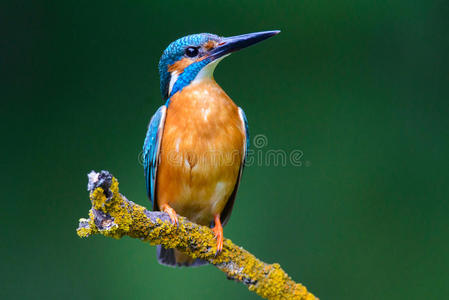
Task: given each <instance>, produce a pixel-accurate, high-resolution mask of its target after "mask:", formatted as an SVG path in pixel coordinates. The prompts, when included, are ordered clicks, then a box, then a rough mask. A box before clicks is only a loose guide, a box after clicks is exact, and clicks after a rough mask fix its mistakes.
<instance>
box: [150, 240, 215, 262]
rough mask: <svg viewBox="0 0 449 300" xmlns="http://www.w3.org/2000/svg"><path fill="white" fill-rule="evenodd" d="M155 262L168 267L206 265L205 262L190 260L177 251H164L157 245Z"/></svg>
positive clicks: (164, 249)
mask: <svg viewBox="0 0 449 300" xmlns="http://www.w3.org/2000/svg"><path fill="white" fill-rule="evenodd" d="M157 261H158V262H159V263H160V264H161V265H165V266H170V267H199V266H202V265H207V264H208V262H207V261H205V260H202V259H199V258H191V257H190V256H188V255H186V254H184V253H182V252H180V251H178V250H175V249H166V248H164V247H162V246H161V245H157Z"/></svg>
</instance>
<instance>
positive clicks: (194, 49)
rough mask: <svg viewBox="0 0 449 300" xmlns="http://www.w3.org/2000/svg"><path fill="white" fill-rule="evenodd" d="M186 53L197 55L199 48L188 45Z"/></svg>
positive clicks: (192, 55) (189, 55) (191, 55)
mask: <svg viewBox="0 0 449 300" xmlns="http://www.w3.org/2000/svg"><path fill="white" fill-rule="evenodd" d="M186 55H187V56H188V57H195V56H197V55H198V48H195V47H187V48H186Z"/></svg>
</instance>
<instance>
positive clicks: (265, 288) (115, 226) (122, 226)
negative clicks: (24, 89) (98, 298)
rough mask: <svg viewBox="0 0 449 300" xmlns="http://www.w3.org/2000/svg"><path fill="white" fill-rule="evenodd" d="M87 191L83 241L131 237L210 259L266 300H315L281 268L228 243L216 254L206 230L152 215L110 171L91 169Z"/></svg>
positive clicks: (81, 232) (160, 214) (163, 215)
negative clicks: (125, 192)
mask: <svg viewBox="0 0 449 300" xmlns="http://www.w3.org/2000/svg"><path fill="white" fill-rule="evenodd" d="M88 177H89V184H88V190H89V192H90V200H91V202H92V208H91V210H90V211H89V219H80V221H79V227H78V229H77V233H78V235H79V236H80V237H88V236H90V235H93V234H102V235H104V236H109V237H113V238H117V239H119V238H121V237H123V236H129V237H132V238H138V239H140V240H142V241H144V242H148V243H150V244H151V245H162V246H164V247H166V248H177V249H178V250H181V251H182V252H184V253H186V254H188V255H190V256H191V257H193V258H201V259H204V260H207V261H208V262H209V263H211V264H213V265H214V266H216V267H217V268H219V269H220V270H221V271H223V272H224V273H225V274H226V276H227V277H228V278H229V279H234V280H237V281H240V282H243V283H244V284H245V285H247V286H248V289H249V290H250V291H253V292H255V293H257V294H258V295H260V296H261V297H263V298H266V299H301V300H306V299H307V300H312V299H317V298H316V297H315V296H314V295H313V294H311V293H310V292H308V291H307V289H306V288H305V287H304V286H303V285H301V284H299V283H296V282H294V281H293V280H292V279H291V278H290V277H289V276H288V275H287V273H285V272H284V270H282V269H281V267H280V266H279V264H266V263H264V262H262V261H260V260H258V259H257V258H256V257H255V256H254V255H252V254H251V253H249V252H248V251H246V250H244V249H243V248H241V247H239V246H237V245H235V244H233V243H232V242H231V240H229V239H225V240H224V245H223V251H222V252H221V253H220V254H219V255H217V256H215V251H216V240H215V237H214V234H213V232H212V231H211V230H210V229H209V228H208V227H205V226H200V225H198V224H195V223H192V222H190V221H188V220H187V219H186V218H183V217H181V216H178V217H179V225H178V226H176V225H172V224H171V222H170V218H169V216H168V215H167V214H166V213H163V212H158V211H155V212H150V211H148V210H147V209H145V207H143V206H140V205H138V204H135V203H134V202H132V201H129V200H128V199H126V197H125V196H123V195H122V194H120V193H119V188H118V181H117V179H115V178H114V177H113V176H112V175H111V174H110V173H109V172H107V171H101V172H100V173H96V172H94V171H92V172H91V173H90V174H89V176H88Z"/></svg>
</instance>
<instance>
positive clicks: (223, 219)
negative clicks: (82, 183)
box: [220, 107, 250, 226]
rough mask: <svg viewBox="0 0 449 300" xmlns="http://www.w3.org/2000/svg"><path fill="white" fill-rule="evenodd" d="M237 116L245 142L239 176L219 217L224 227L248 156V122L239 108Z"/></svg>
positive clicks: (229, 215)
mask: <svg viewBox="0 0 449 300" xmlns="http://www.w3.org/2000/svg"><path fill="white" fill-rule="evenodd" d="M239 115H240V120H241V121H242V125H243V128H244V129H245V142H244V143H243V155H242V161H241V163H240V169H239V175H238V177H237V181H236V183H235V187H234V190H233V191H232V194H231V196H230V197H229V199H228V202H226V205H225V207H224V209H223V211H222V212H221V215H220V221H221V223H222V224H223V226H224V225H226V223H227V222H228V220H229V218H230V217H231V212H232V208H233V206H234V202H235V197H236V195H237V191H238V189H239V185H240V179H241V178H242V173H243V169H244V168H245V162H246V157H247V155H248V148H249V139H250V137H249V126H248V120H247V119H246V115H245V112H244V111H243V109H241V108H240V107H239Z"/></svg>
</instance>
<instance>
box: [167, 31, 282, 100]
mask: <svg viewBox="0 0 449 300" xmlns="http://www.w3.org/2000/svg"><path fill="white" fill-rule="evenodd" d="M279 32H280V31H278V30H273V31H262V32H255V33H248V34H243V35H238V36H233V37H220V36H218V35H215V34H210V33H199V34H192V35H188V36H185V37H182V38H180V39H177V40H176V41H174V42H172V43H171V44H170V45H169V46H168V47H167V49H165V51H164V53H163V54H162V57H161V59H160V61H159V74H160V77H161V92H162V97H163V98H164V99H168V98H170V97H171V96H172V95H174V94H175V93H176V92H178V91H180V90H182V89H183V88H184V87H185V86H187V85H189V84H190V83H191V82H192V81H193V80H195V79H196V80H200V79H202V78H207V77H209V78H210V77H212V75H213V72H214V69H215V67H216V66H217V64H218V62H219V61H220V60H222V59H223V58H224V57H226V56H228V55H229V54H231V53H232V52H234V51H237V50H240V49H243V48H246V47H248V46H251V45H253V44H255V43H257V42H260V41H263V40H265V39H267V38H269V37H272V36H274V35H276V34H278V33H279Z"/></svg>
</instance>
